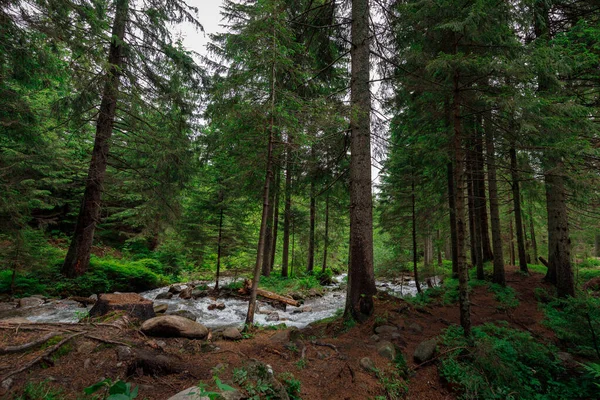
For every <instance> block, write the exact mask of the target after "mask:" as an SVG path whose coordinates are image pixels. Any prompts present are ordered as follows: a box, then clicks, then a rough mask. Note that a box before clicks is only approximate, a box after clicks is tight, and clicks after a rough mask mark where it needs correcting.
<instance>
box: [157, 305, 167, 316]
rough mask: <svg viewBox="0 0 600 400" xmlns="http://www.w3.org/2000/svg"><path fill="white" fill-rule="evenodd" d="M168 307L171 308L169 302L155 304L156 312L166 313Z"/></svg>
mask: <svg viewBox="0 0 600 400" xmlns="http://www.w3.org/2000/svg"><path fill="white" fill-rule="evenodd" d="M168 308H169V305H168V304H157V305H155V306H154V312H155V313H156V314H164V313H165V312H167V309H168Z"/></svg>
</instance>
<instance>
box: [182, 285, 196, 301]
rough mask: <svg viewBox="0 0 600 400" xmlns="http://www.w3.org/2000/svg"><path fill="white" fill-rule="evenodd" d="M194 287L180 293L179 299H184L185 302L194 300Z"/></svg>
mask: <svg viewBox="0 0 600 400" xmlns="http://www.w3.org/2000/svg"><path fill="white" fill-rule="evenodd" d="M192 290H193V289H192V287H191V286H189V287H187V288H185V289H183V290H182V291H181V292H180V293H179V298H180V299H183V300H188V299H191V298H192Z"/></svg>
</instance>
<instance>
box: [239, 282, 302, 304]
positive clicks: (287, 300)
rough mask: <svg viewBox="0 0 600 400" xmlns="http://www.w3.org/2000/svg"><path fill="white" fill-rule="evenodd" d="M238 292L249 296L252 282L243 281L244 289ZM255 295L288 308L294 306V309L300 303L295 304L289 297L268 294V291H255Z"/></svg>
mask: <svg viewBox="0 0 600 400" xmlns="http://www.w3.org/2000/svg"><path fill="white" fill-rule="evenodd" d="M239 292H240V293H242V294H250V293H251V292H252V280H250V279H246V280H244V287H242V288H241V289H240V290H239ZM256 294H257V295H258V296H261V297H264V298H267V299H269V300H275V301H279V302H281V303H284V304H289V305H290V306H294V307H299V306H300V303H299V302H297V301H296V300H294V299H292V298H291V297H286V296H282V295H280V294H277V293H273V292H269V291H268V290H264V289H257V290H256Z"/></svg>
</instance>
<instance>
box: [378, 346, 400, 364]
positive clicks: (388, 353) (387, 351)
mask: <svg viewBox="0 0 600 400" xmlns="http://www.w3.org/2000/svg"><path fill="white" fill-rule="evenodd" d="M377 353H379V355H380V356H382V357H384V358H387V359H388V360H390V361H394V359H395V358H396V348H395V347H394V345H393V344H392V343H391V342H388V341H383V342H380V343H379V344H378V345H377Z"/></svg>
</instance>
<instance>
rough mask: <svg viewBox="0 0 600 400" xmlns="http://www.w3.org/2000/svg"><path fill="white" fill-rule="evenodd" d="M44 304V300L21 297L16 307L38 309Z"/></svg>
mask: <svg viewBox="0 0 600 400" xmlns="http://www.w3.org/2000/svg"><path fill="white" fill-rule="evenodd" d="M42 304H44V299H40V298H37V297H23V298H22V299H19V302H18V307H19V308H30V307H39V306H41V305H42Z"/></svg>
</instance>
